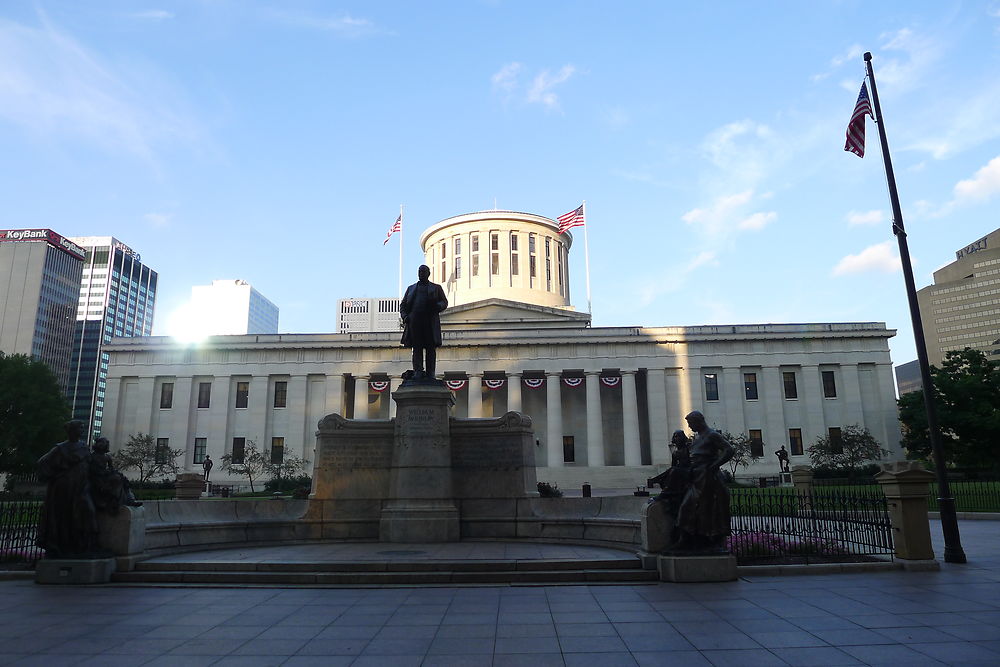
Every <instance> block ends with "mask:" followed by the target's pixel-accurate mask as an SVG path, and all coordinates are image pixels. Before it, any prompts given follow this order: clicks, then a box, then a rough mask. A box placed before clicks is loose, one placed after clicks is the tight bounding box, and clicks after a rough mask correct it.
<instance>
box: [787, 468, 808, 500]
mask: <svg viewBox="0 0 1000 667" xmlns="http://www.w3.org/2000/svg"><path fill="white" fill-rule="evenodd" d="M791 475H792V486H794V487H795V493H796V494H797V495H799V496H811V495H812V489H813V469H812V468H810V467H809V466H792V472H791Z"/></svg>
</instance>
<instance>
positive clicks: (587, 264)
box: [583, 199, 594, 326]
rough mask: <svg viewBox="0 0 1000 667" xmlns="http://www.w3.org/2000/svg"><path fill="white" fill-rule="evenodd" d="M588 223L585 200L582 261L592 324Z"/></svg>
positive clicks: (584, 201) (592, 309) (588, 309)
mask: <svg viewBox="0 0 1000 667" xmlns="http://www.w3.org/2000/svg"><path fill="white" fill-rule="evenodd" d="M589 226H590V223H589V222H588V221H587V200H586V199H584V200H583V259H584V267H585V268H586V270H587V312H588V313H590V320H591V321H590V324H591V326H593V324H594V307H593V305H591V302H590V240H589V239H588V238H587V227H589Z"/></svg>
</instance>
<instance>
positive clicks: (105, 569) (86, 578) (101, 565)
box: [35, 558, 115, 584]
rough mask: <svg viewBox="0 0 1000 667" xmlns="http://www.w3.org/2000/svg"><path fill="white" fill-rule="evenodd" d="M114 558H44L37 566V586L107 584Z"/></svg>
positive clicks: (113, 568)
mask: <svg viewBox="0 0 1000 667" xmlns="http://www.w3.org/2000/svg"><path fill="white" fill-rule="evenodd" d="M114 571H115V559H114V558H43V559H41V560H40V561H38V564H37V565H36V566H35V583H36V584H106V583H108V582H109V581H111V573H112V572H114Z"/></svg>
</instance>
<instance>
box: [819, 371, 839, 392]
mask: <svg viewBox="0 0 1000 667" xmlns="http://www.w3.org/2000/svg"><path fill="white" fill-rule="evenodd" d="M822 375H823V398H837V380H836V379H835V378H834V377H833V371H823V373H822Z"/></svg>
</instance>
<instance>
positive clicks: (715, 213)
mask: <svg viewBox="0 0 1000 667" xmlns="http://www.w3.org/2000/svg"><path fill="white" fill-rule="evenodd" d="M752 199H753V190H745V191H743V192H738V193H736V194H732V195H723V196H721V197H718V198H716V200H715V201H714V202H712V203H711V204H710V205H709V206H707V207H705V208H693V209H691V210H690V211H688V212H687V213H685V214H684V215H682V216H681V220H683V221H684V222H686V223H687V224H689V225H694V226H696V227H698V228H699V229H700V230H701V231H702V232H704V233H705V234H706V235H707V236H708V237H710V238H714V237H718V236H722V235H724V234H725V233H726V232H727V231H728V230H729V228H730V227H731V225H732V223H733V221H734V220H735V219H736V218H739V217H742V216H741V215H740V213H741V210H742V209H743V207H745V206H746V205H747V204H749V203H750V201H751V200H752Z"/></svg>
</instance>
